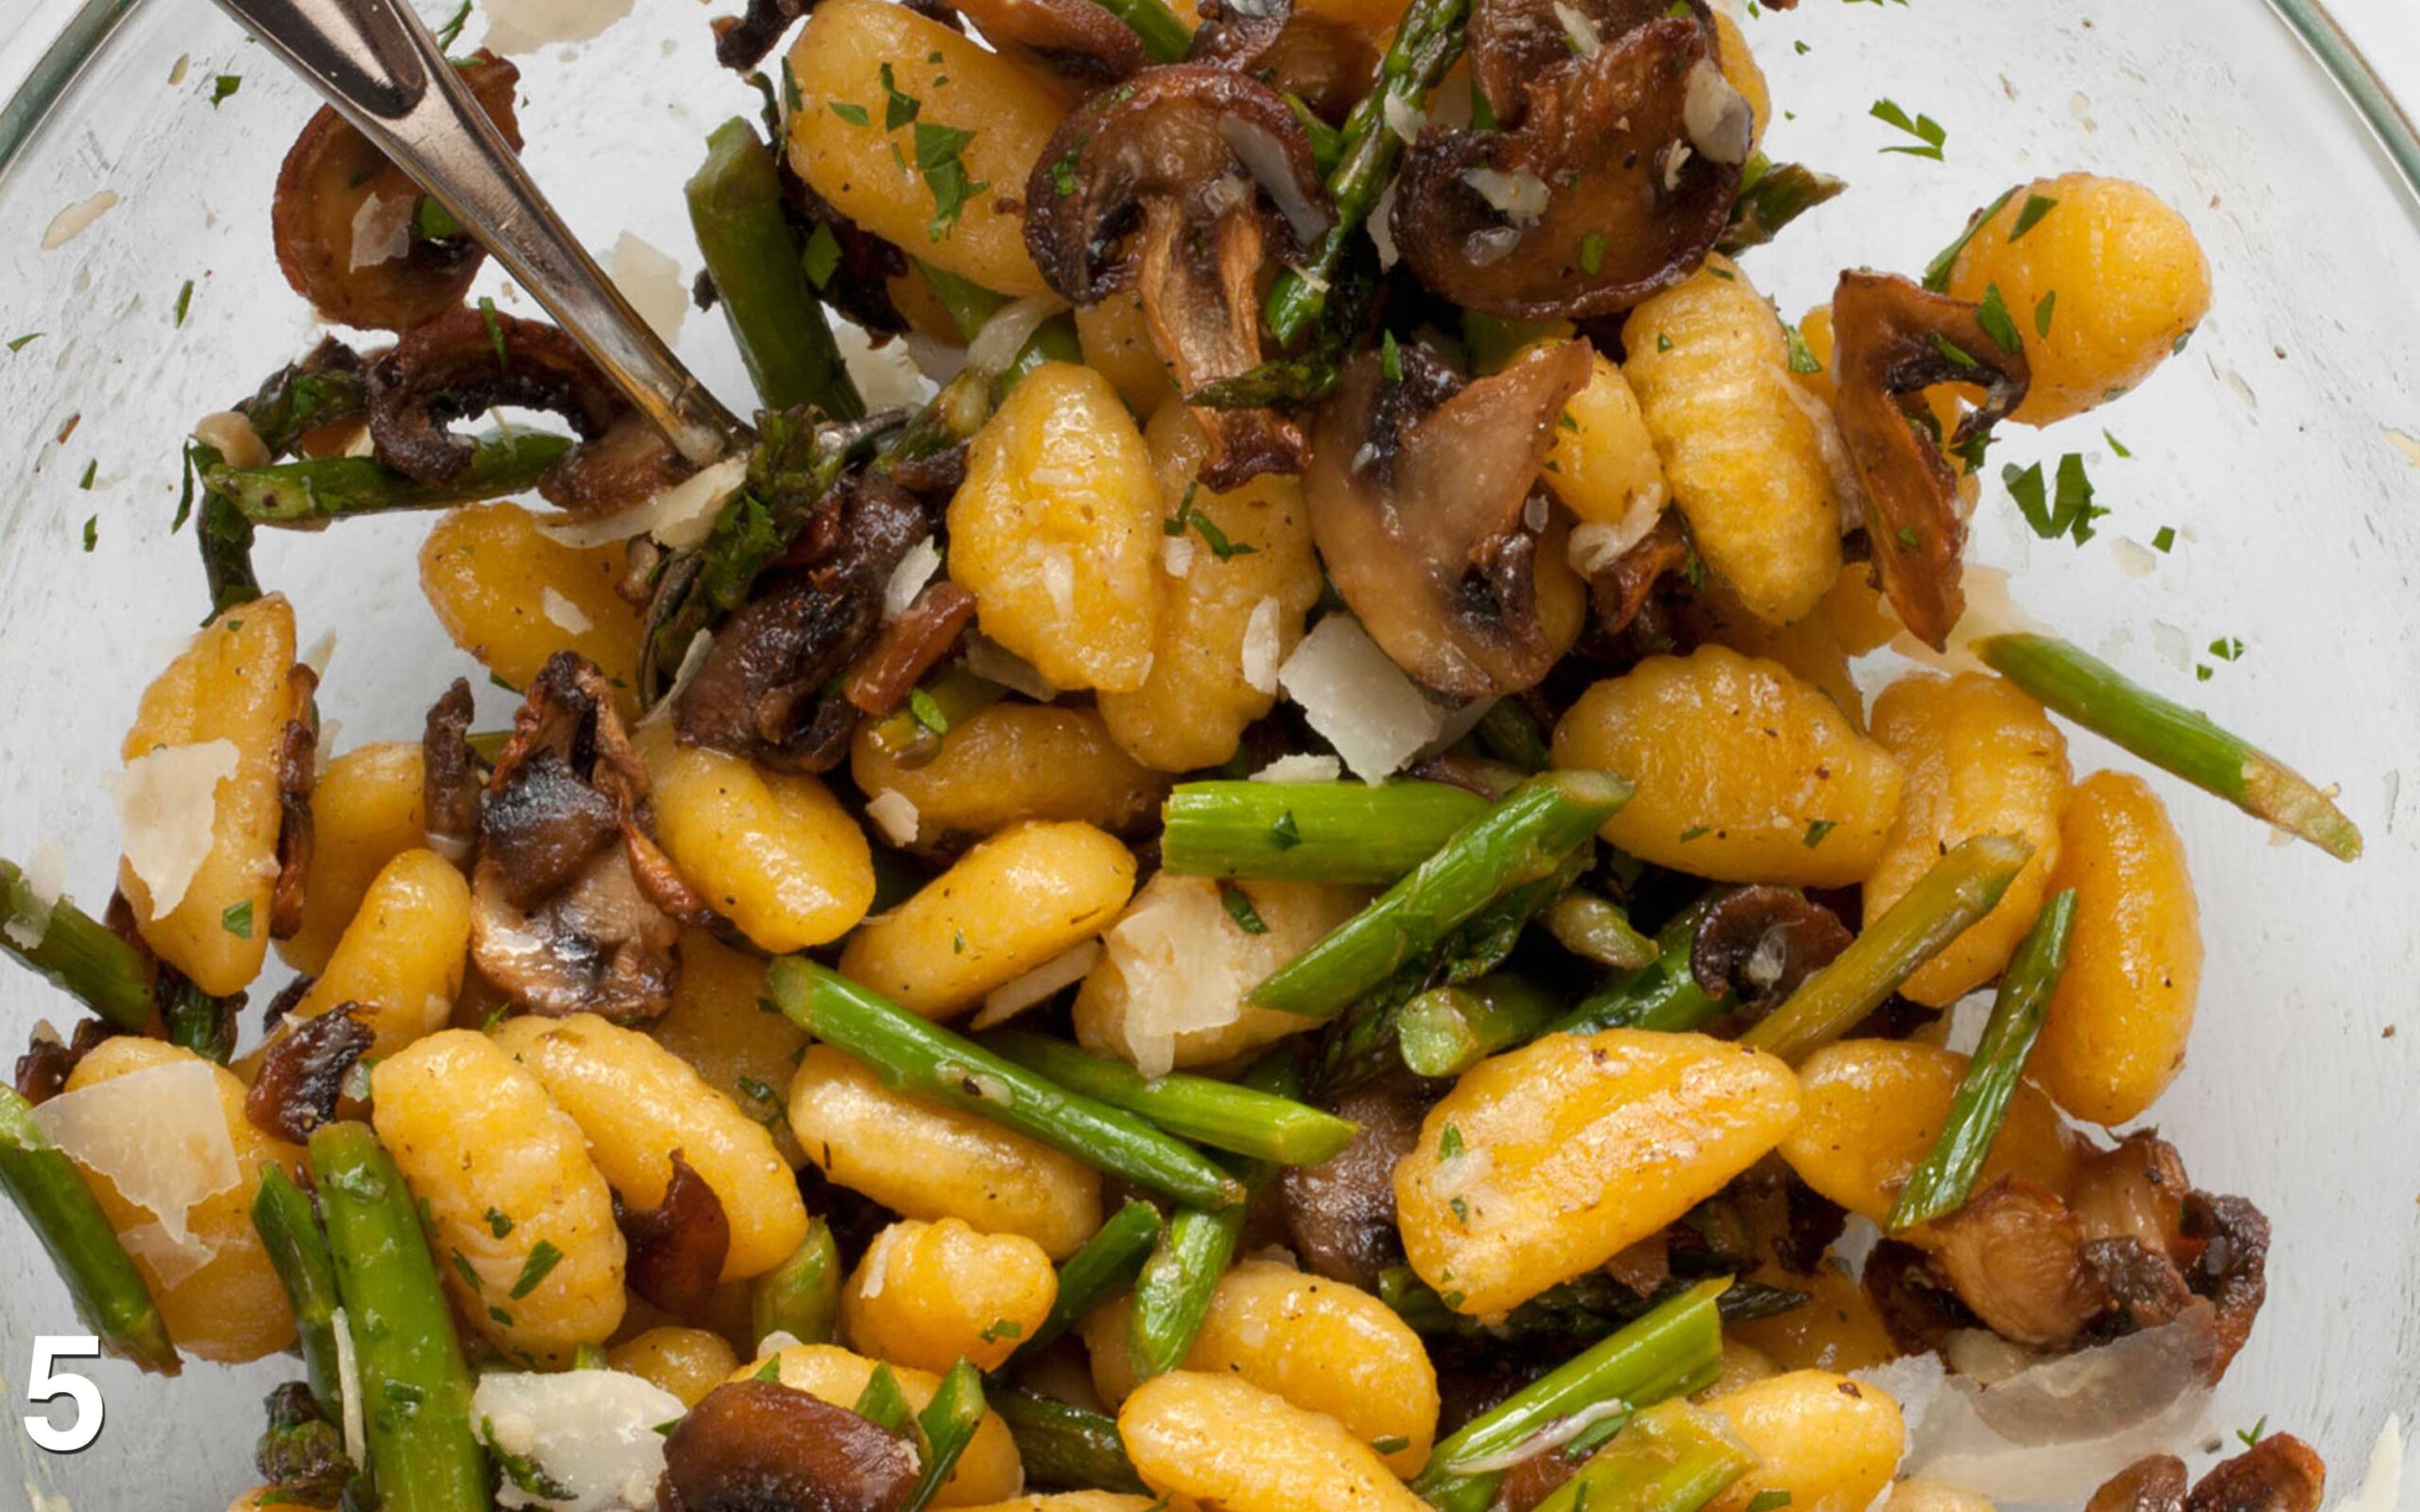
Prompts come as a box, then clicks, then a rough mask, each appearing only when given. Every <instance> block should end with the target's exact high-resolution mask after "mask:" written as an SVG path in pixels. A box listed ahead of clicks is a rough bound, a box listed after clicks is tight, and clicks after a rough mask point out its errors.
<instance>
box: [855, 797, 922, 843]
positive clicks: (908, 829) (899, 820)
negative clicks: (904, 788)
mask: <svg viewBox="0 0 2420 1512" xmlns="http://www.w3.org/2000/svg"><path fill="white" fill-rule="evenodd" d="M866 817H867V818H869V819H872V820H873V822H874V827H875V828H877V829H879V830H880V831H882V837H883V838H884V839H886V840H888V841H890V843H891V844H892V845H896V846H908V845H914V844H915V843H916V826H917V824H918V823H919V822H920V821H919V816H918V815H917V813H916V804H915V800H914V799H910V798H908V795H907V794H905V793H902V792H900V791H899V790H898V789H897V788H891V787H886V788H884V789H883V790H882V791H881V792H879V793H876V794H875V795H874V796H873V798H871V799H867V800H866Z"/></svg>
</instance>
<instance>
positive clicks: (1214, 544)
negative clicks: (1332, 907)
mask: <svg viewBox="0 0 2420 1512" xmlns="http://www.w3.org/2000/svg"><path fill="white" fill-rule="evenodd" d="M1200 489H1201V485H1200V484H1199V483H1188V484H1186V485H1185V486H1184V498H1183V499H1181V500H1179V501H1178V503H1177V507H1176V513H1175V514H1173V515H1171V516H1169V517H1168V518H1167V519H1166V520H1163V521H1161V522H1160V532H1161V534H1163V535H1169V536H1181V535H1184V532H1185V529H1186V527H1187V526H1190V527H1191V528H1192V530H1193V533H1194V534H1195V535H1197V536H1200V537H1201V543H1202V544H1203V545H1205V546H1207V547H1209V548H1210V555H1212V556H1214V557H1216V558H1219V560H1220V561H1225V560H1227V559H1229V558H1234V557H1249V556H1251V555H1252V554H1253V552H1255V551H1258V550H1259V549H1260V548H1259V547H1257V546H1247V545H1245V544H1244V543H1243V542H1242V541H1230V540H1228V539H1227V533H1226V532H1225V531H1223V530H1221V529H1219V526H1218V524H1216V523H1215V522H1214V521H1212V520H1211V518H1210V517H1209V516H1208V515H1206V514H1203V513H1202V512H1201V508H1200V507H1198V506H1196V505H1195V504H1194V502H1193V496H1194V494H1195V493H1196V492H1197V491H1199V490H1200ZM1288 817H1289V818H1290V817H1291V815H1288Z"/></svg>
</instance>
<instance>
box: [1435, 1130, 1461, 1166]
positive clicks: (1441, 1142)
mask: <svg viewBox="0 0 2420 1512" xmlns="http://www.w3.org/2000/svg"><path fill="white" fill-rule="evenodd" d="M1461 1153H1462V1129H1461V1125H1459V1124H1448V1125H1445V1132H1444V1133H1443V1134H1440V1135H1438V1136H1437V1162H1438V1163H1439V1164H1440V1165H1443V1163H1444V1162H1445V1161H1447V1160H1452V1159H1453V1158H1454V1157H1455V1156H1457V1155H1460V1154H1461Z"/></svg>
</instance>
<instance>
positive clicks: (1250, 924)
mask: <svg viewBox="0 0 2420 1512" xmlns="http://www.w3.org/2000/svg"><path fill="white" fill-rule="evenodd" d="M1219 906H1220V907H1222V908H1224V909H1226V910H1227V917H1228V918H1229V919H1234V920H1235V921H1236V928H1237V929H1240V930H1242V931H1243V932H1244V933H1245V934H1247V935H1266V934H1268V933H1269V925H1268V923H1267V921H1266V920H1264V919H1262V918H1261V917H1260V910H1258V909H1256V908H1254V907H1253V905H1252V897H1251V895H1250V894H1249V893H1246V892H1245V891H1244V890H1243V889H1242V888H1241V887H1221V888H1219Z"/></svg>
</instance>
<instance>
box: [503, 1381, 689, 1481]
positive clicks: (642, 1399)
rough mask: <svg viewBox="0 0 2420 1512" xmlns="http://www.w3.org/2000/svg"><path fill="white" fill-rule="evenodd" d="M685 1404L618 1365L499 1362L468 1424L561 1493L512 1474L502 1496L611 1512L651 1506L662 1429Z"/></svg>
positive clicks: (659, 1473) (659, 1470) (660, 1472)
mask: <svg viewBox="0 0 2420 1512" xmlns="http://www.w3.org/2000/svg"><path fill="white" fill-rule="evenodd" d="M687 1410H688V1409H687V1408H686V1407H685V1406H683V1404H682V1401H681V1399H680V1398H678V1397H676V1396H674V1395H673V1394H672V1393H670V1392H668V1391H666V1390H665V1389H664V1388H663V1387H662V1386H659V1385H657V1384H655V1383H653V1382H650V1381H646V1380H642V1379H641V1378H639V1377H637V1376H634V1375H629V1374H626V1373H624V1372H623V1371H620V1370H562V1371H555V1372H551V1373H548V1374H544V1375H541V1374H537V1373H535V1372H529V1371H518V1370H499V1371H493V1372H492V1373H490V1374H487V1375H483V1376H481V1377H480V1378H479V1384H478V1389H477V1390H475V1391H474V1392H473V1393H472V1394H471V1422H472V1425H473V1426H474V1428H475V1430H476V1431H477V1434H478V1436H479V1438H480V1439H481V1440H482V1441H483V1442H485V1443H487V1444H488V1445H490V1446H491V1447H493V1448H494V1449H497V1450H499V1451H501V1452H504V1453H506V1454H509V1455H511V1456H512V1457H513V1458H515V1459H516V1460H523V1461H527V1462H528V1463H529V1464H530V1465H532V1466H534V1467H535V1468H536V1469H537V1470H538V1471H539V1472H540V1474H542V1475H544V1477H545V1479H546V1480H547V1481H550V1482H552V1483H553V1487H552V1488H553V1489H556V1490H560V1491H562V1492H564V1493H565V1494H564V1495H562V1496H541V1495H539V1494H537V1492H536V1491H534V1490H532V1489H530V1488H529V1487H528V1486H522V1485H520V1484H519V1483H518V1482H517V1481H516V1480H515V1479H514V1478H513V1477H511V1476H509V1475H508V1476H506V1477H505V1478H504V1484H503V1485H501V1486H498V1487H497V1488H496V1502H497V1503H498V1504H499V1505H502V1506H506V1507H529V1506H536V1507H547V1508H551V1509H553V1512H615V1509H623V1508H632V1507H651V1506H653V1505H655V1490H656V1484H657V1483H658V1482H659V1481H661V1480H662V1479H663V1477H664V1435H662V1434H659V1433H657V1432H656V1428H657V1427H658V1426H659V1425H661V1424H663V1423H667V1422H670V1421H672V1420H673V1419H675V1418H677V1417H680V1416H681V1415H682V1414H683V1413H684V1412H686V1411H687Z"/></svg>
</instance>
